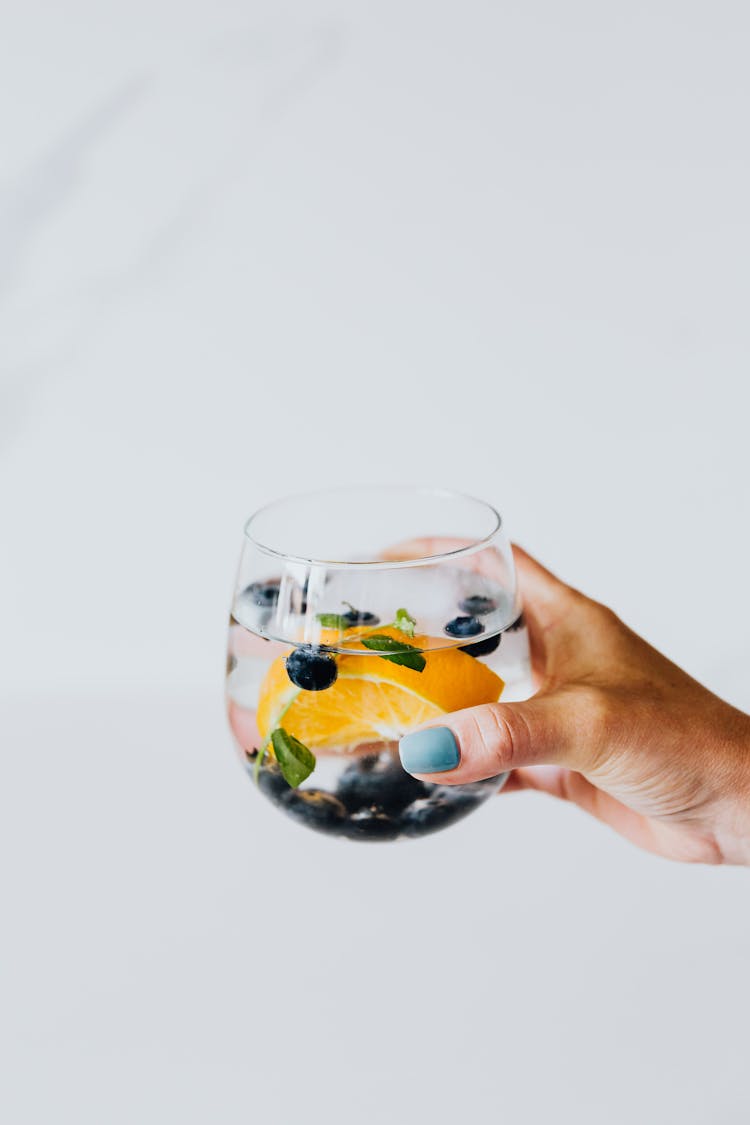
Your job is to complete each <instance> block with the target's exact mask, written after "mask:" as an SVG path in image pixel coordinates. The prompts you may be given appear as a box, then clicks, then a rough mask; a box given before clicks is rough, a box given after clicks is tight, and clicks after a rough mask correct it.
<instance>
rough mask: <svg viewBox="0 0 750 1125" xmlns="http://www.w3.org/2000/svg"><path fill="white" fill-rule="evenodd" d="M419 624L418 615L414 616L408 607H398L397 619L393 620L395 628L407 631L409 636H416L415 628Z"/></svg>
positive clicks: (403, 631)
mask: <svg viewBox="0 0 750 1125" xmlns="http://www.w3.org/2000/svg"><path fill="white" fill-rule="evenodd" d="M416 625H417V619H416V617H412V615H411V614H410V613H409V611H408V609H397V610H396V620H395V621H394V622H393V627H394V629H398V630H400V632H402V633H405V634H406V636H407V637H413V636H414V630H415V628H416Z"/></svg>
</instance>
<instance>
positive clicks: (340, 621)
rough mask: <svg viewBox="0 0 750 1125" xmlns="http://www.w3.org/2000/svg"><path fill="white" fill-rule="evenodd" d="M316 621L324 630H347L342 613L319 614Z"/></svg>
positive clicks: (346, 623) (347, 625)
mask: <svg viewBox="0 0 750 1125" xmlns="http://www.w3.org/2000/svg"><path fill="white" fill-rule="evenodd" d="M318 621H319V622H320V624H321V625H322V626H323V628H324V629H342V630H343V629H348V627H349V622H348V621H347V619H346V618H345V617H344V615H343V613H319V614H318Z"/></svg>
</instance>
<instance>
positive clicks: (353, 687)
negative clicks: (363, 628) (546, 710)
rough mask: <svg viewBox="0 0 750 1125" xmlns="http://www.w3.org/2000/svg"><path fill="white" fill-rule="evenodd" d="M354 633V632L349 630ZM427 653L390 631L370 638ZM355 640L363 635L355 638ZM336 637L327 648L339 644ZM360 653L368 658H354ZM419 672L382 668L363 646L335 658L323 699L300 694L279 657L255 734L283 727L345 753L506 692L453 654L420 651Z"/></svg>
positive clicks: (417, 642)
mask: <svg viewBox="0 0 750 1125" xmlns="http://www.w3.org/2000/svg"><path fill="white" fill-rule="evenodd" d="M352 632H353V633H354V632H356V630H352ZM369 632H370V633H377V634H379V635H381V636H382V635H385V636H388V637H392V638H393V639H394V640H400V641H404V642H405V643H408V644H411V645H414V646H415V647H417V648H422V649H429V643H430V640H431V638H429V637H419V636H417V637H415V638H414V639H413V640H408V639H407V638H405V637H404V634H403V633H400V632H398V630H396V629H393V628H391V627H386V628H381V627H377V628H375V629H371V630H369ZM358 635H360V636H361V635H362V633H361V632H360V633H359V634H358ZM340 640H341V637H340V635H339V634H338V633H337V634H336V635H335V638H334V637H331V638H330V640H329V639H328V638H327V637H325V636H322V637H321V642H322V643H326V641H328V643H334V642H340ZM359 653H366V654H367V655H364V656H362V655H359ZM424 657H425V661H426V663H425V667H424V670H423V671H422V672H416V671H414V669H413V668H406V667H404V666H403V665H401V664H394V663H393V662H392V661H390V660H383V659H382V658H381V657H378V656H376V655H375V654H374V653H372V652H370V651H369V650H368V649H366V648H365V646H364V645H362V644H361V643H358V642H355V643H354V644H353V645H352V653H351V655H349V654H348V653H347V654H346V655H344V654H342V655H338V656H337V657H336V660H337V663H338V677H337V679H336V682H335V683H334V684H333V686H332V687H330V688H327V689H326V690H325V691H303V690H301V689H300V688H298V687H295V685H294V684H293V683H292V682H291V681H290V679H289V677H288V676H287V673H286V668H285V666H284V657H279V658H278V659H277V660H274V662H273V664H271V666H270V668H269V669H268V672H267V673H266V677H265V680H264V681H263V684H262V686H261V690H260V697H259V700H258V714H257V721H258V731H259V733H260V736H261V739H262V740H263V741H264V742H267V741H268V739H269V738H270V737H271V733H272V732H273V731H274V730H275V729H276V728H277V727H280V726H283V727H284V729H285V730H287V731H288V732H289V734H292V735H294V737H295V738H298V739H299V740H300V742H304V744H305V746H308V747H309V748H310V749H311V750H322V751H328V752H331V753H332V752H336V751H345V750H351V749H353V748H355V747H357V746H360V745H362V744H363V743H368V742H378V741H392V740H395V739H398V738H400V737H401V735H402V734H404V733H405V732H406V731H408V730H410V729H411V728H412V727H415V726H418V725H419V724H420V723H424V722H427V721H428V720H429V719H434V718H438V717H439V716H440V715H443V714H445V713H446V712H447V711H457V710H459V709H460V708H462V707H475V706H476V705H477V704H480V703H493V702H494V701H495V700H497V699H499V698H500V694H501V692H502V690H503V687H504V686H505V685H504V683H503V681H502V680H501V679H500V677H499V676H497V675H496V674H495V673H494V672H493V671H492V669H491V668H488V667H487V665H486V664H482V663H481V661H478V660H475V659H474V657H473V656H469V655H468V654H467V653H465V652H461V651H460V649H458V648H442V649H435V650H433V651H425V652H424Z"/></svg>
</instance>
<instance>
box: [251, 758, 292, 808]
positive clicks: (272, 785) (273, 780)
mask: <svg viewBox="0 0 750 1125" xmlns="http://www.w3.org/2000/svg"><path fill="white" fill-rule="evenodd" d="M256 760H257V751H256V753H255V755H253V758H252V759H250V763H249V765H248V769H249V770H250V776H251V777H253V778H254V777H255V762H256ZM258 788H259V789H260V791H261V793H263V794H264V796H266V797H268V799H269V801H273V803H274V804H275V805H277V804H279V802H280V801H282V800H283V799H284V798H285V797H286V795H287V794H288V793H289V792H290V789H289V783H288V782H287V781H286V780H285V779H284V775H283V774H282V772H281V770H280V769H279V767H278V766H277V765H276V762H274V761H273V759H269V758H266V761H265V763H264V764H263V765H262V766H261V768H260V770H259V772H258Z"/></svg>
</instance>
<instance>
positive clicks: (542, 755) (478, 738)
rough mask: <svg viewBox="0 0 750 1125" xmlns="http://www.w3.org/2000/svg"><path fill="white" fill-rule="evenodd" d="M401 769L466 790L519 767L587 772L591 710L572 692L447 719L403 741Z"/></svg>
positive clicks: (474, 710) (473, 709) (482, 708)
mask: <svg viewBox="0 0 750 1125" xmlns="http://www.w3.org/2000/svg"><path fill="white" fill-rule="evenodd" d="M399 753H400V755H401V764H402V765H403V767H404V769H405V770H406V771H407V773H411V774H416V775H417V776H418V777H420V778H423V779H425V780H427V781H433V782H435V783H436V784H439V785H464V784H466V783H467V782H471V781H481V780H482V779H483V778H486V777H496V776H497V774H500V773H506V772H507V771H508V770H512V769H516V768H518V767H519V766H537V765H542V764H544V765H564V766H567V767H568V768H569V769H573V770H579V771H581V772H583V771H585V770H586V769H587V767H590V766H591V764H592V763H593V760H594V759H595V756H596V746H595V743H594V740H593V739H592V715H591V710H590V708H589V709H587V711H586V714H584V713H583V708H582V707H581V701H580V700H579V699H577V698H576V693H575V692H573V691H565V690H564V689H561V690H559V691H556V692H553V693H550V694H549V695H538V696H535V697H534V698H533V699H529V700H527V701H526V702H525V703H486V704H483V705H482V706H480V707H469V708H467V709H466V710H464V711H455V712H453V714H450V715H446V716H445V719H444V721H443V723H442V724H441V725H439V726H438V725H437V724H434V725H431V726H427V727H422V728H421V730H417V731H412V732H411V733H410V734H406V735H404V737H403V738H402V739H401V742H400V744H399Z"/></svg>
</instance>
